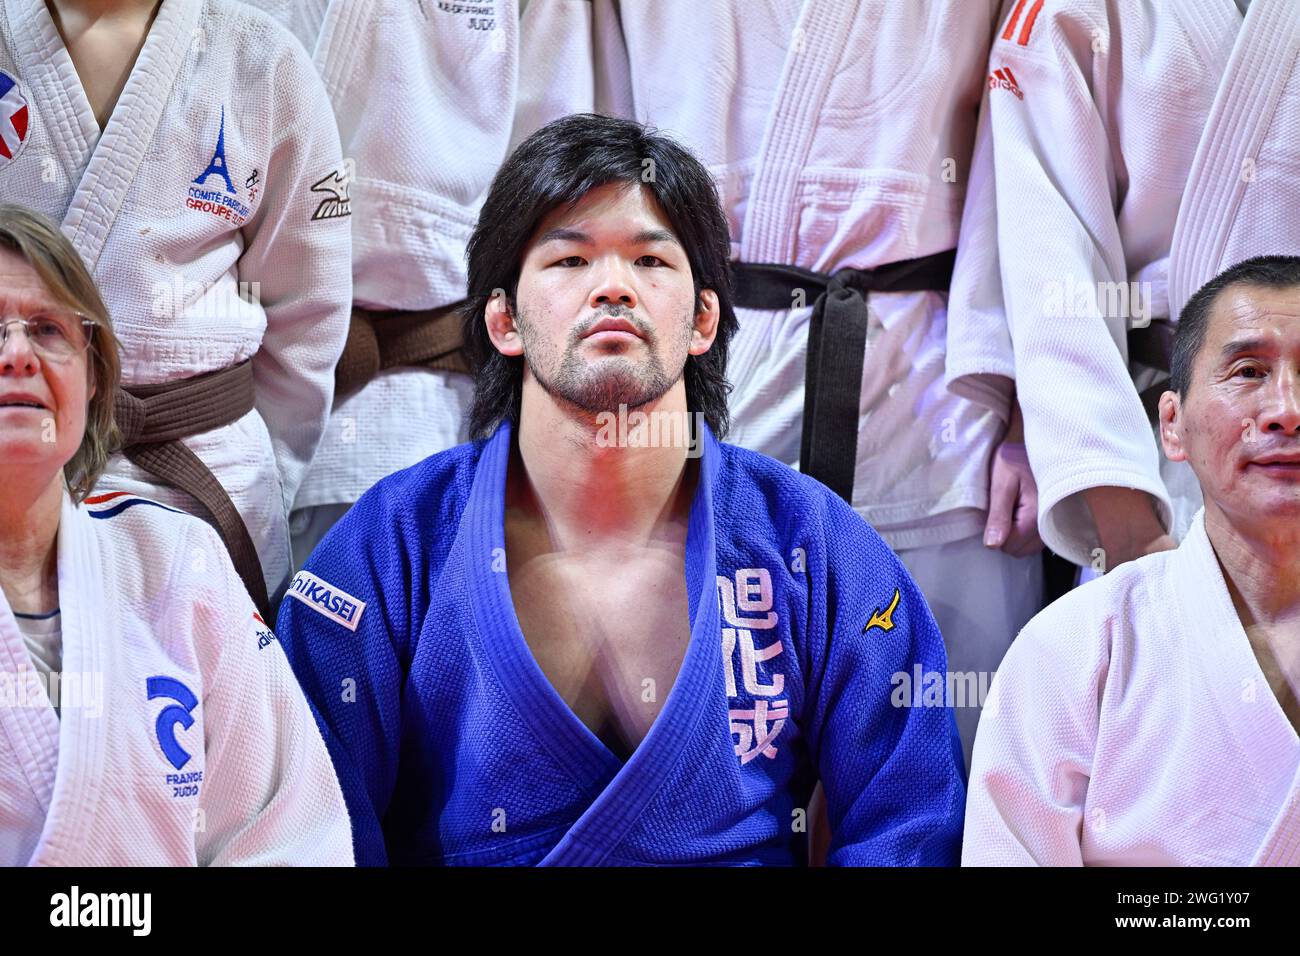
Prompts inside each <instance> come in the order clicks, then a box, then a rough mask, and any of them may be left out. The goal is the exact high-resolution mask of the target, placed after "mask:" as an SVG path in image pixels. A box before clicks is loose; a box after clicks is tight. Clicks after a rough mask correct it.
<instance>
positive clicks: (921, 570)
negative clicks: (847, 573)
mask: <svg viewBox="0 0 1300 956" xmlns="http://www.w3.org/2000/svg"><path fill="white" fill-rule="evenodd" d="M897 554H898V557H899V559H900V560H902V562H903V564H904V565H906V566H907V570H908V571H909V572H911V575H912V578H913V579H914V580H915V581H916V583H917V585H918V586H919V587H920V589H921V593H922V594H923V595H925V600H926V603H927V604H929V605H930V611H931V613H932V614H934V619H935V621H937V622H938V624H939V632H940V633H941V634H942V635H943V643H944V646H945V648H946V649H947V652H948V672H949V674H950V675H953V676H952V678H951V679H949V680H946V681H945V685H944V686H945V688H948V687H952V688H953V693H952V696H953V698H954V699H953V704H954V707H953V709H954V712H955V714H956V717H957V731H958V733H959V734H960V735H961V744H962V751H963V753H964V754H965V758H966V767H967V770H969V768H970V757H971V749H972V748H973V747H974V746H975V730H976V728H977V727H978V726H979V717H980V709H981V707H982V706H983V703H984V695H985V694H986V693H987V691H988V687H989V685H990V684H991V683H992V681H993V674H994V673H995V672H996V671H997V669H998V665H999V664H1000V663H1002V657H1003V655H1004V654H1006V652H1007V648H1009V647H1010V646H1011V642H1012V641H1013V640H1015V637H1016V635H1017V634H1019V633H1020V629H1021V628H1022V627H1024V626H1025V624H1027V623H1028V622H1029V619H1030V618H1031V617H1033V616H1034V615H1035V614H1037V613H1038V612H1039V610H1041V608H1042V604H1043V560H1042V555H1041V554H1034V555H1031V556H1029V557H1027V558H1015V557H1012V556H1011V555H1009V554H1007V553H1006V552H1004V551H997V550H993V549H990V548H986V547H985V546H984V543H983V541H982V540H981V538H980V537H970V538H962V539H960V540H958V541H950V542H948V543H947V544H936V545H929V546H927V547H924V548H907V549H904V550H901V551H898V552H897ZM972 675H973V677H972ZM971 689H977V690H978V693H974V694H972V693H968V691H969V690H971Z"/></svg>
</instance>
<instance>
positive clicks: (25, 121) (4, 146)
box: [0, 70, 31, 169]
mask: <svg viewBox="0 0 1300 956" xmlns="http://www.w3.org/2000/svg"><path fill="white" fill-rule="evenodd" d="M30 120H31V112H30V110H29V109H28V106H27V98H26V97H24V96H23V94H22V89H21V88H20V87H19V86H18V81H17V80H16V79H14V78H13V77H12V76H10V75H9V74H8V73H5V72H4V71H3V70H0V169H4V168H5V167H6V166H8V165H9V164H10V163H11V162H13V161H14V160H15V159H16V158H17V157H18V153H19V151H20V150H21V149H22V148H23V144H24V143H26V142H27V131H28V127H29V125H30Z"/></svg>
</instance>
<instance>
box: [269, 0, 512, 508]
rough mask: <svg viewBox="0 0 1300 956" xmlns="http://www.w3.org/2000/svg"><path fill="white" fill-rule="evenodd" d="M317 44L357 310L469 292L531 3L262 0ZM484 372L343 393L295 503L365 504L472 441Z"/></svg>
mask: <svg viewBox="0 0 1300 956" xmlns="http://www.w3.org/2000/svg"><path fill="white" fill-rule="evenodd" d="M248 2H251V3H253V5H255V6H259V7H262V8H264V9H266V10H267V11H268V12H270V13H272V14H273V15H275V16H277V17H279V18H281V20H282V22H283V23H285V24H286V25H287V26H289V27H290V28H291V29H292V30H294V32H295V33H297V35H298V36H299V37H300V39H302V41H303V43H304V44H305V45H306V46H307V48H308V49H309V50H311V51H313V60H314V63H315V65H316V68H317V69H318V70H319V71H320V75H321V78H322V80H323V81H324V84H325V88H326V90H327V91H328V92H329V96H330V100H331V102H332V103H333V106H334V112H335V114H336V116H337V119H338V125H339V132H340V135H341V137H342V143H343V152H344V156H345V157H346V159H345V162H346V165H347V167H348V170H349V172H350V174H351V176H352V181H351V186H352V188H351V195H352V208H353V216H352V249H353V263H352V275H353V282H354V297H355V302H356V305H358V306H359V307H362V308H365V309H373V310H379V311H386V310H401V311H425V310H430V309H440V308H443V307H445V306H449V305H452V304H454V303H456V302H459V301H461V300H462V299H464V298H465V269H466V266H465V247H466V244H467V243H468V242H469V237H470V235H471V233H473V231H474V226H475V224H476V223H477V222H478V213H479V207H480V206H481V205H482V202H483V198H484V196H485V195H486V194H487V189H488V186H489V185H491V182H492V177H493V176H494V175H495V174H496V171H497V168H498V167H499V166H500V165H501V163H502V162H504V161H505V158H506V149H507V147H508V145H509V139H510V129H511V121H512V118H513V107H514V101H515V89H516V78H517V73H518V46H519V44H518V5H517V3H516V0H481V2H476V3H454V4H451V3H435V2H428V3H424V4H417V3H414V2H410V0H305V2H301V3H300V2H297V0H248ZM473 396H474V383H473V379H472V378H471V377H470V376H468V375H466V374H464V373H462V372H453V371H443V370H439V369H427V368H393V369H387V370H384V371H381V372H380V373H379V374H378V375H377V376H376V377H375V379H374V380H373V381H371V382H370V383H369V384H368V385H366V386H365V387H364V388H362V389H361V390H360V391H358V392H356V393H354V394H351V395H346V396H341V397H340V399H339V401H338V403H337V405H336V406H335V408H334V414H333V415H332V416H331V418H330V421H329V425H328V427H327V429H326V433H325V438H324V440H323V442H322V443H321V447H320V451H319V453H318V454H317V456H316V459H315V460H314V461H313V462H312V465H311V468H310V469H309V470H308V472H307V477H306V480H305V481H304V482H303V485H302V487H301V488H300V489H299V490H298V496H297V500H296V502H295V507H298V508H305V507H311V506H314V505H327V504H344V503H347V504H350V503H352V502H354V501H356V500H357V499H358V498H359V497H361V495H362V494H363V493H364V492H365V491H366V490H367V489H368V488H369V487H370V486H371V485H373V484H374V483H375V482H376V481H378V480H379V479H380V478H382V477H384V476H385V475H388V474H391V473H392V472H394V471H399V470H401V469H403V468H406V467H408V466H410V465H413V464H415V463H416V462H418V461H421V460H422V459H424V458H427V457H428V456H429V455H432V454H433V453H435V452H439V451H442V450H444V449H446V448H450V447H452V446H453V445H457V444H460V443H461V442H464V441H466V440H468V437H469V421H468V414H469V407H470V404H471V402H472V400H473Z"/></svg>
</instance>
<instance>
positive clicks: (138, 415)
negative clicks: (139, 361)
mask: <svg viewBox="0 0 1300 956" xmlns="http://www.w3.org/2000/svg"><path fill="white" fill-rule="evenodd" d="M253 400H254V388H253V365H252V360H251V359H246V360H244V361H243V362H240V363H239V364H238V365H234V366H231V367H230V368H224V369H220V370H218V371H216V372H208V373H206V374H203V375H196V376H194V377H193V378H186V379H181V380H180V381H176V382H167V383H165V384H162V385H136V386H131V387H130V388H125V387H124V388H122V389H120V390H119V391H118V393H117V399H116V402H115V404H114V410H113V411H114V415H115V417H116V418H117V426H118V428H119V429H121V432H122V444H123V448H122V454H124V455H125V456H126V457H127V458H128V459H130V460H131V461H132V462H134V463H135V464H137V465H139V466H140V467H141V468H143V469H144V470H145V471H147V472H149V473H150V474H151V475H153V476H154V477H156V478H159V479H161V480H162V481H165V482H167V483H168V484H169V485H171V486H173V487H175V488H179V489H180V490H181V491H184V492H186V493H187V494H189V495H192V496H193V497H194V498H196V499H197V500H198V502H199V504H201V505H202V506H203V507H204V509H206V511H207V512H208V520H209V521H210V522H211V524H212V525H214V526H215V527H216V529H217V531H218V532H219V533H220V534H221V540H222V541H224V542H225V545H226V550H227V551H229V552H230V558H231V560H232V561H233V562H234V564H235V570H236V571H238V572H239V577H240V578H241V579H242V580H243V582H244V586H245V587H246V588H248V593H249V594H250V595H251V596H252V598H253V603H254V604H255V605H257V609H258V611H259V612H261V615H262V617H263V618H264V619H265V620H266V621H267V622H268V625H273V621H274V619H273V618H272V617H271V616H270V614H271V602H270V600H269V599H268V598H267V594H266V579H265V578H264V577H263V576H262V563H261V561H259V560H258V558H257V549H256V548H255V547H253V539H252V537H251V536H250V535H249V533H248V528H247V527H246V526H245V525H244V519H243V518H241V517H240V515H239V511H238V510H237V509H236V508H235V505H234V502H232V501H231V500H230V495H228V494H227V493H226V489H224V488H222V487H221V483H220V482H218V481H217V479H216V477H215V476H214V475H213V474H212V472H211V470H209V468H208V466H207V465H205V464H203V462H202V461H201V460H200V459H199V456H198V455H196V454H194V452H192V451H190V450H189V449H188V448H187V447H185V445H183V444H181V441H180V440H181V439H182V438H189V437H190V436H192V435H198V434H201V433H202V432H207V431H211V430H212V429H214V428H220V427H222V426H223V425H230V424H232V423H233V422H236V421H238V420H239V419H241V418H243V417H244V416H245V415H247V414H248V413H249V412H251V411H252V410H253Z"/></svg>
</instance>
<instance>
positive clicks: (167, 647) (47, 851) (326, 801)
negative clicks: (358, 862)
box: [0, 494, 352, 866]
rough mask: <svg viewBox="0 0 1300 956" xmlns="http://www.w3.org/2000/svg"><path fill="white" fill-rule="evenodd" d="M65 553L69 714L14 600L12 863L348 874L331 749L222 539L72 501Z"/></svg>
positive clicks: (199, 529) (8, 659)
mask: <svg viewBox="0 0 1300 956" xmlns="http://www.w3.org/2000/svg"><path fill="white" fill-rule="evenodd" d="M57 547H58V575H59V603H60V608H61V613H62V619H63V668H62V675H61V676H62V684H61V693H60V697H61V700H60V704H61V706H62V720H60V719H59V718H58V717H56V716H55V713H54V711H53V709H52V708H51V706H50V698H49V696H48V688H47V685H46V684H44V683H43V682H40V681H38V680H36V678H35V674H34V671H33V668H32V667H31V665H30V663H29V658H28V655H27V651H26V648H25V647H24V644H23V639H22V636H21V634H20V633H19V629H18V627H17V625H16V623H15V621H14V617H13V614H12V613H11V611H10V608H9V605H8V602H7V601H5V600H4V598H3V596H0V691H3V692H5V694H6V696H7V697H10V698H12V699H7V700H5V701H4V704H5V706H0V865H7V866H15V865H17V866H21V865H24V864H31V865H41V866H123V865H152V866H192V865H196V864H198V865H208V864H226V865H228V864H243V865H266V864H304V865H311V864H316V865H327V864H328V865H351V863H352V838H351V827H350V823H349V820H348V815H347V808H346V807H345V805H344V803H343V795H342V791H341V790H340V789H339V784H338V780H337V778H336V777H335V774H334V769H333V766H332V765H331V763H330V758H329V753H328V751H327V750H326V749H325V742H324V741H323V740H322V739H321V735H320V731H319V730H318V729H317V726H316V722H315V719H314V718H313V715H312V712H311V710H310V708H309V707H308V705H307V701H306V698H305V697H303V694H302V691H301V690H300V688H299V687H298V683H297V681H296V680H295V678H294V676H293V672H292V670H291V669H290V667H289V661H288V659H287V658H286V657H285V654H284V651H283V650H282V649H281V647H280V644H279V642H278V641H277V640H276V639H275V635H274V634H272V632H271V631H270V629H269V628H268V627H267V626H266V625H265V624H264V623H263V622H262V621H261V620H260V619H259V618H258V617H257V615H256V612H255V610H254V607H253V603H252V600H251V599H250V598H249V597H248V593H247V591H245V589H244V586H243V584H242V582H241V581H240V580H239V577H238V576H237V575H236V574H235V570H234V567H233V565H232V564H231V563H230V558H229V556H228V555H227V554H226V552H225V549H224V547H223V545H222V543H221V539H220V538H219V537H218V535H217V533H216V532H215V531H214V530H213V529H212V528H211V527H209V526H208V525H207V524H206V523H204V522H202V521H200V520H199V519H197V518H194V517H192V516H190V515H186V514H182V513H180V512H177V511H172V510H171V509H168V508H165V507H163V506H160V505H158V504H156V503H154V502H150V501H147V500H145V499H141V498H136V497H134V496H131V495H126V494H109V495H102V496H98V495H97V496H92V497H91V498H90V499H87V503H86V504H84V505H83V506H81V507H75V506H74V505H73V504H72V502H71V499H69V498H67V496H66V495H65V497H64V504H63V511H62V515H61V518H60V522H59V532H58V545H57ZM158 678H164V679H165V681H164V686H163V687H162V692H161V693H154V695H153V697H152V699H151V698H150V693H151V692H152V691H156V690H158V688H156V687H155V686H154V684H153V683H152V682H154V681H156V680H157V679H158ZM74 680H75V681H77V682H79V684H80V686H81V688H82V692H79V693H76V694H74V693H73V690H72V687H71V684H72V682H73V681H74ZM178 764H179V766H178Z"/></svg>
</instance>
